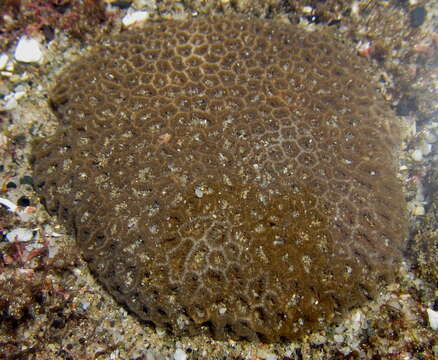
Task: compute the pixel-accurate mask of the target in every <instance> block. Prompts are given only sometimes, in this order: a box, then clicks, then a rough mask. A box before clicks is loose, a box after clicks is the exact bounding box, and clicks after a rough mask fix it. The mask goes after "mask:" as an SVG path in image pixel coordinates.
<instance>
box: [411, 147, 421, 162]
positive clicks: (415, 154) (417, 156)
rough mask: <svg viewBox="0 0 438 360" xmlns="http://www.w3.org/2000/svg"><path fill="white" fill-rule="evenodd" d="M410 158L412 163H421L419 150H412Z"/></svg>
mask: <svg viewBox="0 0 438 360" xmlns="http://www.w3.org/2000/svg"><path fill="white" fill-rule="evenodd" d="M411 157H412V159H413V160H414V161H421V160H423V153H422V152H421V150H420V149H416V150H414V152H413V153H412V154H411Z"/></svg>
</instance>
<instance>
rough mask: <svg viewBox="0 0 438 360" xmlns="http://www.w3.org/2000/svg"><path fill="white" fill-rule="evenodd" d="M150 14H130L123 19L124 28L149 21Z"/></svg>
mask: <svg viewBox="0 0 438 360" xmlns="http://www.w3.org/2000/svg"><path fill="white" fill-rule="evenodd" d="M148 17H149V13H148V12H147V11H134V12H128V13H127V14H126V16H125V17H124V18H123V19H122V23H123V26H125V27H128V26H131V25H135V24H137V23H140V22H143V21H145V20H147V18H148Z"/></svg>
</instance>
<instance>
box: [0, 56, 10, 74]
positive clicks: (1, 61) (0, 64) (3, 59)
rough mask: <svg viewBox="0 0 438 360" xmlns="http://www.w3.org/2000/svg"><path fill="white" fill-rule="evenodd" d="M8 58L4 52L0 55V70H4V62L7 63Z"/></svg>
mask: <svg viewBox="0 0 438 360" xmlns="http://www.w3.org/2000/svg"><path fill="white" fill-rule="evenodd" d="M8 61H9V58H8V55H6V54H1V55H0V70H4V69H5V68H6V64H7V63H8Z"/></svg>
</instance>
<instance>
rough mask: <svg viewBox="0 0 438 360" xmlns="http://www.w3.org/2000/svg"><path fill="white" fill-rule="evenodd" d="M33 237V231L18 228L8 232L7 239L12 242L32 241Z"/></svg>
mask: <svg viewBox="0 0 438 360" xmlns="http://www.w3.org/2000/svg"><path fill="white" fill-rule="evenodd" d="M32 238H33V232H32V231H31V230H29V229H24V228H17V229H14V230H12V231H10V232H8V233H7V234H6V239H8V241H10V242H16V241H20V242H25V241H30V240H32Z"/></svg>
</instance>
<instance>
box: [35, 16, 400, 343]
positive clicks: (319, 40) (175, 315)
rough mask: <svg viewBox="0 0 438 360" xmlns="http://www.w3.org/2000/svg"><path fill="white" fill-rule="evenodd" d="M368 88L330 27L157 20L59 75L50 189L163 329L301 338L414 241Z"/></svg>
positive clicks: (390, 131)
mask: <svg viewBox="0 0 438 360" xmlns="http://www.w3.org/2000/svg"><path fill="white" fill-rule="evenodd" d="M369 78H370V76H369V74H368V70H366V67H365V68H364V63H363V61H362V60H360V59H358V58H356V56H354V55H352V54H351V53H350V52H349V51H348V49H346V48H345V47H344V46H343V45H342V44H339V43H338V42H336V41H335V40H334V39H333V38H332V37H331V36H329V35H328V34H325V33H307V32H303V31H302V30H300V29H298V28H296V27H292V26H288V25H282V24H278V23H274V22H270V21H266V20H254V19H251V20H250V21H248V20H239V19H234V18H231V19H224V18H203V19H194V20H190V21H186V22H178V21H164V22H156V23H155V22H154V23H149V24H148V25H146V26H145V28H144V29H142V30H138V29H136V30H132V31H126V32H123V33H122V34H120V35H119V36H116V37H113V38H110V39H108V40H107V41H105V42H104V43H103V44H102V45H99V46H97V47H96V48H95V49H94V50H93V51H92V53H91V54H90V55H89V56H88V57H84V58H82V59H80V60H79V61H78V62H76V63H75V64H73V65H72V66H70V67H69V68H68V69H67V70H66V71H65V72H64V73H63V75H62V76H61V78H60V79H59V80H58V83H57V85H56V86H55V88H54V89H53V91H52V94H51V103H52V106H53V108H54V110H55V112H56V114H57V115H58V117H59V120H60V126H59V129H58V131H57V133H56V134H55V135H54V136H53V137H51V138H50V139H48V140H43V141H41V142H39V143H38V144H37V145H36V146H35V149H34V157H35V159H34V172H35V179H36V186H37V189H38V190H39V191H40V193H41V196H42V199H43V201H44V203H45V204H46V206H47V209H48V210H49V211H50V212H51V213H52V214H58V215H59V216H60V217H61V218H62V219H64V221H65V223H66V224H67V225H68V226H69V227H70V228H71V229H72V230H74V232H75V234H76V237H77V241H78V244H79V246H80V247H81V249H82V251H83V254H84V257H85V258H86V259H87V260H88V262H89V264H90V267H91V269H92V270H93V272H94V273H95V274H96V276H97V277H98V278H99V279H100V281H101V282H102V283H103V284H105V286H106V288H107V289H108V291H110V292H111V293H112V294H113V295H114V296H115V297H116V298H117V299H118V300H119V301H120V302H121V303H124V304H126V305H127V307H128V308H129V309H131V310H132V311H133V312H135V313H136V314H137V315H138V316H139V317H140V318H142V319H144V320H145V321H147V322H148V323H150V324H154V325H155V326H158V327H161V328H166V329H168V330H169V331H171V332H173V333H175V334H194V333H198V332H199V331H200V330H205V331H211V332H212V333H213V334H214V335H215V336H216V337H217V338H223V337H225V336H232V337H236V338H247V339H260V340H263V341H279V340H282V339H291V338H294V337H296V336H299V335H302V334H303V333H306V332H309V331H311V330H313V329H315V328H320V327H321V326H323V324H324V323H325V322H327V321H331V320H332V319H333V318H335V317H336V315H338V314H340V313H342V312H343V311H345V310H346V309H348V308H351V307H352V306H354V305H357V304H359V303H360V302H361V301H363V300H365V299H368V298H370V297H371V296H373V294H375V291H376V289H377V288H378V286H379V284H380V280H381V279H382V278H386V279H389V278H391V276H392V274H393V272H394V261H396V260H397V259H398V258H399V257H400V250H401V249H402V248H403V246H404V240H405V235H406V226H405V217H404V200H403V196H402V192H401V188H400V185H399V183H398V181H397V180H396V177H395V170H394V169H395V166H394V165H395V152H396V150H397V143H398V131H397V126H396V124H395V119H394V117H393V115H392V113H391V112H390V111H389V110H388V109H387V106H386V105H385V104H384V103H383V101H382V100H381V99H380V97H379V94H378V93H377V92H376V91H375V88H374V87H373V85H372V84H370V82H369Z"/></svg>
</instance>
